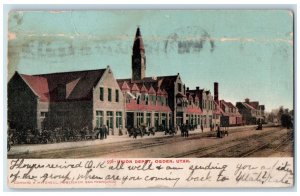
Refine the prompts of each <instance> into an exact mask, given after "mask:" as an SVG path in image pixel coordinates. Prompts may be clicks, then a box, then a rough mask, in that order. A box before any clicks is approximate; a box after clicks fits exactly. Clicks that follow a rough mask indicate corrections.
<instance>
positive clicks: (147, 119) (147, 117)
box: [146, 113, 151, 127]
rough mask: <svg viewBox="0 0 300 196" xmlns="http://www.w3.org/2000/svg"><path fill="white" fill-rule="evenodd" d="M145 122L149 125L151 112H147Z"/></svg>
mask: <svg viewBox="0 0 300 196" xmlns="http://www.w3.org/2000/svg"><path fill="white" fill-rule="evenodd" d="M146 123H147V126H149V127H150V126H151V113H147V116H146Z"/></svg>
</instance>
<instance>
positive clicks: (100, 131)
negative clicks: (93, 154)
mask: <svg viewBox="0 0 300 196" xmlns="http://www.w3.org/2000/svg"><path fill="white" fill-rule="evenodd" d="M98 129H99V135H100V138H99V139H100V140H103V137H104V132H103V126H101V127H99V128H98Z"/></svg>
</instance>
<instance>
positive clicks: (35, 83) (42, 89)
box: [19, 74, 50, 101]
mask: <svg viewBox="0 0 300 196" xmlns="http://www.w3.org/2000/svg"><path fill="white" fill-rule="evenodd" d="M19 75H20V77H21V78H22V79H23V80H24V81H25V83H26V84H27V85H28V86H29V88H30V89H31V90H32V91H33V93H34V94H35V95H36V96H38V97H39V98H40V100H41V101H48V99H49V98H50V95H49V88H48V81H47V79H46V78H44V77H40V76H31V75H25V74H19Z"/></svg>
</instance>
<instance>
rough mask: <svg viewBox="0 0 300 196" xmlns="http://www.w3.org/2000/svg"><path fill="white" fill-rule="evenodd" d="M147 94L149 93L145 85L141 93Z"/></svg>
mask: <svg viewBox="0 0 300 196" xmlns="http://www.w3.org/2000/svg"><path fill="white" fill-rule="evenodd" d="M147 92H148V90H147V88H146V87H145V85H143V86H142V88H141V93H147Z"/></svg>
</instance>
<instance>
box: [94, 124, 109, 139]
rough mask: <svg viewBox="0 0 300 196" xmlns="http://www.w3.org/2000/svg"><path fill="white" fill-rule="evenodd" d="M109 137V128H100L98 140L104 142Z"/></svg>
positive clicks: (103, 126)
mask: <svg viewBox="0 0 300 196" xmlns="http://www.w3.org/2000/svg"><path fill="white" fill-rule="evenodd" d="M107 135H108V128H107V127H106V125H102V126H101V127H99V128H98V133H97V136H98V139H100V140H103V139H106V138H107Z"/></svg>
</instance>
